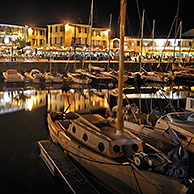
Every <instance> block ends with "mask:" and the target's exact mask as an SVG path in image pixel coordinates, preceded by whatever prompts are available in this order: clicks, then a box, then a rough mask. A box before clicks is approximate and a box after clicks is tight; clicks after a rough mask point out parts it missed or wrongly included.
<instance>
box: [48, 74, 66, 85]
mask: <svg viewBox="0 0 194 194" xmlns="http://www.w3.org/2000/svg"><path fill="white" fill-rule="evenodd" d="M44 80H45V83H56V84H57V83H63V81H64V79H63V75H61V74H60V73H58V72H45V73H44Z"/></svg>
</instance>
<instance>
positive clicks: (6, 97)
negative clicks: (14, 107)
mask: <svg viewBox="0 0 194 194" xmlns="http://www.w3.org/2000/svg"><path fill="white" fill-rule="evenodd" d="M4 101H5V103H8V102H10V101H11V97H10V96H9V93H8V92H4Z"/></svg>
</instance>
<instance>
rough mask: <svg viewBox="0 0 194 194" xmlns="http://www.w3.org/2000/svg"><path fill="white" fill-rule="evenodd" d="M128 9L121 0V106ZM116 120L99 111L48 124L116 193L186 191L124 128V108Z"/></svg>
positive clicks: (60, 116) (56, 117)
mask: <svg viewBox="0 0 194 194" xmlns="http://www.w3.org/2000/svg"><path fill="white" fill-rule="evenodd" d="M125 9H126V2H125V0H121V23H120V33H121V40H120V41H121V43H120V47H121V49H120V50H121V51H120V52H121V53H120V72H119V90H120V94H119V96H120V97H119V101H118V104H119V107H122V85H123V83H122V82H123V77H122V74H123V62H124V55H123V45H124V38H123V37H124V31H125V29H124V23H125V22H124V20H125ZM117 119H118V121H119V122H118V125H117V127H114V126H112V125H111V124H110V123H109V121H108V120H106V119H104V118H103V117H101V116H100V115H96V114H95V115H92V114H85V115H79V114H77V113H72V112H69V113H49V114H48V127H49V132H50V136H51V138H52V140H53V141H54V142H56V143H58V144H60V146H61V147H62V148H63V149H64V150H66V151H67V153H68V154H69V155H70V156H71V157H72V158H73V159H75V160H76V161H77V162H78V163H79V164H80V165H82V166H83V167H84V168H85V169H86V170H87V171H89V172H90V173H91V174H92V175H93V176H95V177H96V178H97V179H98V180H99V181H100V182H101V184H102V185H106V187H107V188H108V189H109V190H110V191H112V192H113V193H117V194H118V193H122V194H124V193H144V194H146V193H147V194H148V193H149V194H150V193H168V192H169V191H171V193H172V194H173V193H186V192H187V190H188V189H187V188H186V186H185V185H184V184H183V183H181V181H180V180H179V178H180V177H178V178H177V177H174V176H169V174H168V171H164V169H165V168H163V167H164V165H165V166H166V167H170V165H171V163H170V162H169V160H168V159H167V157H166V156H165V155H163V154H162V153H161V152H159V151H158V150H156V149H155V148H153V147H151V146H149V145H148V144H144V143H143V142H142V141H141V140H140V139H138V138H137V137H136V136H134V135H133V134H131V133H130V132H129V131H128V132H126V131H124V128H123V113H122V108H121V109H119V111H118V114H117ZM179 170H183V169H182V168H181V167H180V169H179Z"/></svg>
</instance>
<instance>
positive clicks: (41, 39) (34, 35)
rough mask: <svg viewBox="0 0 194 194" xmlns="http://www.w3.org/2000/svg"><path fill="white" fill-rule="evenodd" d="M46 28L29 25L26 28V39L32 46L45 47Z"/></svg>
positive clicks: (36, 47)
mask: <svg viewBox="0 0 194 194" xmlns="http://www.w3.org/2000/svg"><path fill="white" fill-rule="evenodd" d="M46 30H47V29H46V28H40V27H29V28H28V41H29V42H30V45H31V47H32V48H35V49H38V48H45V47H46V39H47V38H46Z"/></svg>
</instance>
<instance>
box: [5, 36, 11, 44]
mask: <svg viewBox="0 0 194 194" xmlns="http://www.w3.org/2000/svg"><path fill="white" fill-rule="evenodd" d="M4 43H5V44H9V43H10V39H9V37H7V36H6V37H5V38H4Z"/></svg>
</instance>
